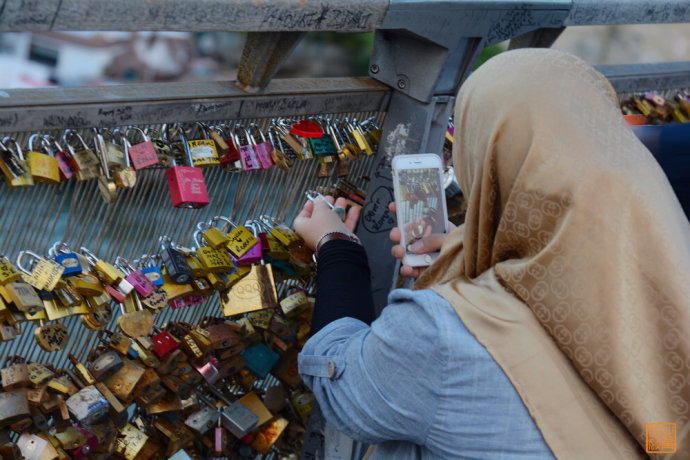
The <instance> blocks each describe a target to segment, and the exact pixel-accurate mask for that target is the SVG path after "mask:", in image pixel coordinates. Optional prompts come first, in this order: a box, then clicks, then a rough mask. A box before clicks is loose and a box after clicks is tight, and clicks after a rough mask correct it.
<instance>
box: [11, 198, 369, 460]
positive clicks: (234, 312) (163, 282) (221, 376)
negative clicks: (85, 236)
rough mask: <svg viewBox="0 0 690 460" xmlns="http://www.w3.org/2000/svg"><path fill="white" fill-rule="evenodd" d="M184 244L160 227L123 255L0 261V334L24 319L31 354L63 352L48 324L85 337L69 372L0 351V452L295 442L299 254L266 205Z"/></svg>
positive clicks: (263, 449) (287, 446)
mask: <svg viewBox="0 0 690 460" xmlns="http://www.w3.org/2000/svg"><path fill="white" fill-rule="evenodd" d="M340 186H341V187H347V186H346V185H343V184H340ZM350 193H351V194H352V196H353V197H357V198H360V197H359V195H357V194H356V193H355V192H354V191H353V190H350ZM353 203H354V201H353ZM191 241H193V246H195V247H185V246H182V245H181V244H179V243H177V242H175V241H172V239H170V238H168V237H166V236H162V237H161V238H160V239H159V251H158V253H157V254H146V255H141V256H140V257H138V258H136V259H134V260H132V261H131V262H130V261H128V260H126V259H124V258H122V257H117V258H115V260H112V261H106V260H104V259H102V258H99V256H98V255H96V254H95V253H94V252H92V251H90V250H89V249H88V248H85V247H80V248H78V249H76V248H75V249H72V248H69V247H68V246H67V245H66V244H64V243H57V244H55V245H53V247H52V248H51V250H50V251H49V253H48V254H47V255H46V256H45V257H44V256H41V255H39V254H35V253H33V252H30V251H22V252H21V253H20V255H19V257H18V258H17V260H16V261H15V262H14V263H12V262H11V261H9V260H8V259H7V258H5V257H2V258H0V324H1V325H2V328H1V329H0V333H1V335H2V340H12V339H13V338H14V337H16V335H17V334H21V332H22V329H23V328H25V329H29V330H30V328H31V323H35V324H37V325H38V327H35V328H34V336H35V339H36V341H37V343H38V345H39V346H40V347H41V348H42V349H43V350H45V351H46V352H50V351H63V352H67V351H68V350H69V348H68V343H69V334H68V332H67V329H66V328H65V327H64V326H63V325H62V324H61V323H60V321H61V320H63V319H64V318H66V317H70V316H78V317H79V318H80V321H81V324H82V325H83V326H84V327H85V328H86V329H87V330H91V331H95V334H96V337H97V340H98V343H97V345H96V346H94V347H93V348H91V349H90V350H89V351H88V353H86V354H85V355H84V356H81V357H80V358H79V357H77V356H76V353H70V354H69V355H68V356H69V362H70V363H71V366H70V367H69V368H54V367H53V366H52V365H51V364H50V362H47V361H44V362H42V363H38V362H25V360H24V359H23V358H19V357H10V358H8V359H7V360H6V362H5V363H4V365H3V368H2V371H1V372H2V389H3V391H2V392H0V432H1V433H4V434H5V435H7V436H6V440H5V441H1V442H0V455H3V458H5V457H7V458H13V457H12V456H11V455H13V454H12V452H13V451H14V452H15V454H16V452H17V451H18V452H21V453H22V454H23V455H25V456H26V457H27V458H39V457H40V458H110V457H109V456H114V457H117V458H127V459H134V458H137V459H139V458H167V457H169V456H171V455H173V454H175V453H176V452H178V451H180V449H184V448H189V450H190V452H191V451H194V452H197V453H202V454H201V455H202V456H203V458H210V457H213V456H227V455H231V454H232V453H236V452H238V451H248V452H254V453H255V454H258V453H261V454H266V453H268V452H271V451H273V452H280V453H282V454H285V455H287V454H289V453H297V452H299V450H300V448H301V443H302V438H303V436H304V432H305V428H306V424H307V420H308V415H309V412H310V409H311V406H312V404H313V395H312V394H311V393H310V392H309V390H308V389H307V388H306V387H305V386H304V385H303V383H302V382H301V379H300V377H299V374H298V372H297V353H298V352H299V350H300V349H301V347H302V346H303V344H304V342H305V341H306V340H307V336H308V332H309V323H310V320H311V312H312V309H313V302H314V298H313V296H312V293H311V291H310V289H309V287H308V286H310V285H311V284H312V282H311V281H312V280H313V271H312V270H313V266H312V262H311V260H312V258H311V255H312V254H311V251H310V250H309V249H308V248H306V246H305V244H304V242H303V241H302V240H301V239H300V238H299V237H298V236H297V235H296V234H295V233H294V231H292V230H291V229H290V228H289V227H288V226H286V225H284V224H282V223H279V222H277V221H276V220H275V219H273V218H271V217H269V216H266V215H262V216H259V217H258V218H256V219H252V220H249V221H247V222H244V223H243V224H239V223H235V222H233V221H232V220H231V219H229V218H227V217H223V216H216V217H214V218H213V219H211V220H209V221H208V222H200V223H199V224H198V225H197V228H196V231H195V233H194V234H193V235H192V237H191ZM277 286H280V287H281V289H278V288H277ZM278 292H281V295H280V296H279V295H278ZM206 301H212V302H216V305H217V306H218V314H217V315H213V316H208V317H205V318H203V319H202V320H201V321H200V322H199V323H198V324H189V323H186V322H182V321H168V322H167V323H166V324H163V325H161V326H160V327H158V326H156V325H155V317H156V315H158V314H159V313H160V312H161V311H163V310H165V309H167V308H172V309H178V308H194V307H195V306H196V305H198V304H200V303H203V302H206ZM113 322H114V323H115V326H116V327H114V328H113V327H112V324H113ZM85 332H86V331H85ZM73 333H74V331H73ZM34 453H37V456H36V457H32V456H30V455H28V454H34ZM97 455H101V456H100V457H98V456H97ZM17 458H19V457H17Z"/></svg>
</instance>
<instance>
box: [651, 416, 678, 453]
mask: <svg viewBox="0 0 690 460" xmlns="http://www.w3.org/2000/svg"><path fill="white" fill-rule="evenodd" d="M646 438H647V439H646V440H647V446H646V449H645V450H646V451H647V453H648V454H672V453H674V452H675V451H676V424H675V423H648V424H647V436H646Z"/></svg>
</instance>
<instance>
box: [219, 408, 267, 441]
mask: <svg viewBox="0 0 690 460" xmlns="http://www.w3.org/2000/svg"><path fill="white" fill-rule="evenodd" d="M257 423H259V417H257V415H256V414H255V413H254V412H252V411H251V410H249V409H248V408H247V406H245V405H244V404H242V403H241V402H239V401H235V402H234V403H232V404H230V405H229V406H227V407H225V408H224V409H223V411H222V412H221V424H222V425H223V427H224V428H225V429H226V430H228V431H229V432H230V433H232V434H233V435H234V436H235V437H237V438H240V439H241V438H243V437H244V436H245V435H246V434H247V433H249V432H250V431H251V430H252V429H254V427H256V424H257Z"/></svg>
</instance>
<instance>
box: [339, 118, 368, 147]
mask: <svg viewBox="0 0 690 460" xmlns="http://www.w3.org/2000/svg"><path fill="white" fill-rule="evenodd" d="M345 124H346V126H347V129H348V132H349V133H350V135H351V136H352V137H353V138H354V140H355V142H356V143H357V146H358V147H359V148H360V150H361V151H362V152H364V153H365V154H367V155H373V153H374V149H373V148H372V147H371V145H370V144H369V141H368V140H367V138H366V135H365V134H364V130H363V129H362V128H361V126H359V124H358V123H357V119H356V118H353V120H352V123H350V122H349V120H348V119H347V117H346V118H345Z"/></svg>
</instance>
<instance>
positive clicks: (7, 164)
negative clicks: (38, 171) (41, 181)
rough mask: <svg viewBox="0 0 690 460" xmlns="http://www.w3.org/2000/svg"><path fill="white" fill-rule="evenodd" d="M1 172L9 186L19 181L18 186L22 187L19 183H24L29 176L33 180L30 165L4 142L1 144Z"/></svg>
mask: <svg viewBox="0 0 690 460" xmlns="http://www.w3.org/2000/svg"><path fill="white" fill-rule="evenodd" d="M0 170H2V173H3V174H4V175H5V181H6V183H7V184H8V185H9V184H11V183H13V181H18V182H17V184H18V185H21V184H19V181H23V180H24V178H27V176H28V178H31V174H30V173H29V171H28V165H27V164H26V163H25V162H22V161H21V160H20V158H19V156H18V155H17V154H16V153H15V152H14V151H13V150H10V149H8V148H7V146H6V145H5V144H4V143H3V142H0ZM32 180H33V179H32ZM25 185H29V184H28V183H27V184H25Z"/></svg>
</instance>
